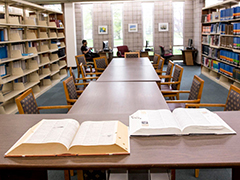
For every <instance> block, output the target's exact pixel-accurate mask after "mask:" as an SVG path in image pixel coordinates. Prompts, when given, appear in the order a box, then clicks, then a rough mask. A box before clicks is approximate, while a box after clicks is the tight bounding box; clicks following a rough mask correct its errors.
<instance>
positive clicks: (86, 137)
mask: <svg viewBox="0 0 240 180" xmlns="http://www.w3.org/2000/svg"><path fill="white" fill-rule="evenodd" d="M117 126H118V121H85V122H83V123H82V124H81V126H80V128H79V130H78V132H77V134H76V136H75V137H74V140H73V142H72V144H71V147H73V146H75V145H82V146H96V145H111V144H114V143H115V142H116V134H117Z"/></svg>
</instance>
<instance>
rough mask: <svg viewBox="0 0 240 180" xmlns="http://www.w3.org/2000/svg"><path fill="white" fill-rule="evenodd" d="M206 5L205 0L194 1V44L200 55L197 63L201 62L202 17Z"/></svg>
mask: <svg viewBox="0 0 240 180" xmlns="http://www.w3.org/2000/svg"><path fill="white" fill-rule="evenodd" d="M203 7H204V1H203V0H194V3H193V11H194V13H193V15H194V16H193V19H194V23H193V32H194V33H193V45H194V47H195V48H196V49H197V50H198V57H197V63H198V64H201V48H202V47H201V46H202V42H201V38H202V29H201V27H202V24H201V18H202V8H203Z"/></svg>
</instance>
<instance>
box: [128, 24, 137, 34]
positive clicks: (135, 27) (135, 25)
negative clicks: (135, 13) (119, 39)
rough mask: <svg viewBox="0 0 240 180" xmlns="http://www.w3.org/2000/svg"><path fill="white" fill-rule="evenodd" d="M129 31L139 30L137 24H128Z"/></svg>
mask: <svg viewBox="0 0 240 180" xmlns="http://www.w3.org/2000/svg"><path fill="white" fill-rule="evenodd" d="M128 32H138V26H137V24H128Z"/></svg>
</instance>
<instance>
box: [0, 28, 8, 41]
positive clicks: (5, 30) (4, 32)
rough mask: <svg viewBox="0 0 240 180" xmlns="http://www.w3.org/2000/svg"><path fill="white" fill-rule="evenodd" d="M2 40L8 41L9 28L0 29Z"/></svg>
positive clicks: (0, 39)
mask: <svg viewBox="0 0 240 180" xmlns="http://www.w3.org/2000/svg"><path fill="white" fill-rule="evenodd" d="M0 41H8V33H7V29H0Z"/></svg>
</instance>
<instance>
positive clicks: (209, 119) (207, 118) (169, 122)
mask: <svg viewBox="0 0 240 180" xmlns="http://www.w3.org/2000/svg"><path fill="white" fill-rule="evenodd" d="M129 129H130V135H136V136H151V135H190V134H236V132H235V131H234V130H233V129H232V128H231V127H230V126H228V125H227V124H226V123H225V122H224V121H223V120H222V119H221V118H220V117H219V116H218V115H217V114H215V113H213V112H211V111H209V110H207V109H205V108H200V109H185V108H177V109H175V110H174V111H173V112H171V111H170V110H167V109H162V110H139V111H137V112H135V113H134V114H132V115H130V116H129Z"/></svg>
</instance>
